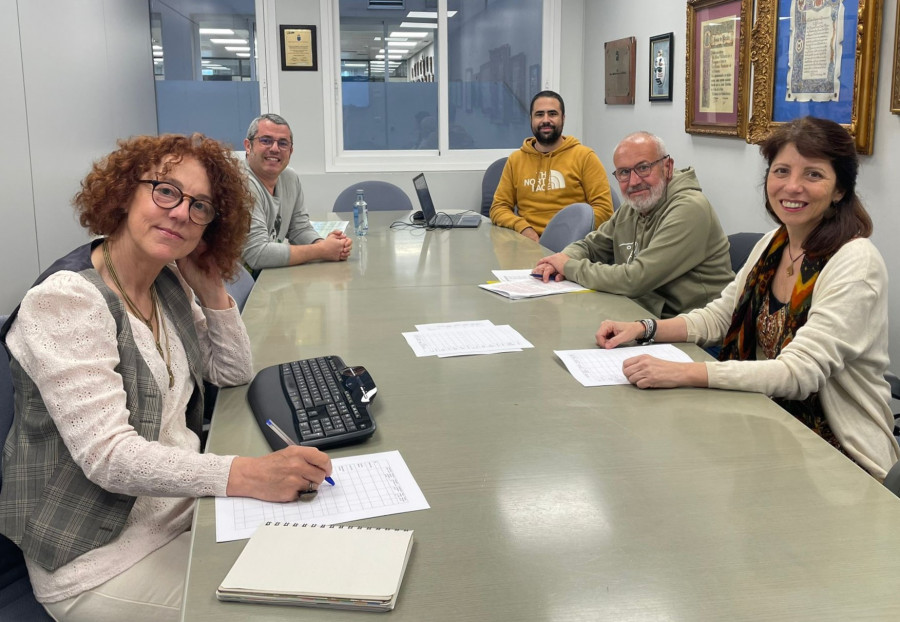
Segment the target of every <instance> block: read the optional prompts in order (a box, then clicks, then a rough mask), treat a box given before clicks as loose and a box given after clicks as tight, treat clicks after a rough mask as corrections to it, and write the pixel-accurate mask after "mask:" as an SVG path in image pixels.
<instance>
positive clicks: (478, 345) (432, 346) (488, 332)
mask: <svg viewBox="0 0 900 622" xmlns="http://www.w3.org/2000/svg"><path fill="white" fill-rule="evenodd" d="M403 337H404V338H405V339H406V342H407V343H408V344H409V347H411V348H412V349H413V352H415V354H416V356H466V355H470V354H495V353H497V352H512V351H518V350H521V349H522V348H533V347H534V346H533V345H532V344H531V343H530V342H529V341H528V340H526V339H525V338H524V337H522V335H520V334H519V333H518V332H517V331H516V330H515V329H514V328H512V327H511V326H509V325H503V326H485V327H473V328H454V329H445V330H428V331H424V332H414V333H413V332H410V333H403Z"/></svg>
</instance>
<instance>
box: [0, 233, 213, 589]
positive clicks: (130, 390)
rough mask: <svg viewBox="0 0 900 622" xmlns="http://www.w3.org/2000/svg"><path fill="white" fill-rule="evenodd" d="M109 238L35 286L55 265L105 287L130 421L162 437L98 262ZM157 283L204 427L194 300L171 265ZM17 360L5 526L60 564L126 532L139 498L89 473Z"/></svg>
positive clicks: (0, 517)
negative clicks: (96, 253)
mask: <svg viewBox="0 0 900 622" xmlns="http://www.w3.org/2000/svg"><path fill="white" fill-rule="evenodd" d="M101 241H102V240H94V241H93V242H91V243H89V244H85V245H84V246H81V247H79V248H77V249H75V250H74V251H72V252H71V253H69V254H68V255H66V256H65V257H63V258H62V259H59V260H57V261H56V262H55V263H54V264H53V265H52V266H50V268H48V269H47V270H46V271H45V272H44V273H43V274H41V276H40V277H38V280H37V281H36V282H35V285H38V284H39V283H41V282H42V281H43V280H44V279H46V278H47V277H48V276H50V275H51V274H53V273H54V272H58V271H60V270H69V271H72V272H76V273H78V274H79V275H81V276H83V277H84V278H85V279H87V280H88V281H90V282H91V283H92V284H93V285H94V286H96V287H97V289H98V290H100V292H101V293H102V294H103V297H104V299H105V300H106V304H107V305H108V307H109V311H110V313H111V314H112V316H113V318H115V321H116V332H117V346H118V350H119V364H118V365H117V366H116V371H117V372H118V373H119V374H121V376H122V384H123V387H124V389H125V395H126V407H127V408H128V411H129V413H130V415H129V417H128V423H129V424H131V425H132V426H133V427H134V429H135V430H136V431H137V433H138V434H140V435H141V436H143V437H144V438H146V439H148V440H150V441H155V440H157V439H158V437H159V428H160V423H161V413H162V393H161V392H160V390H159V386H158V385H157V384H156V380H154V378H153V376H152V374H151V373H150V369H149V368H148V367H147V364H146V363H145V362H144V359H143V358H142V357H141V354H140V352H139V351H138V348H137V345H136V344H135V343H134V337H133V336H132V333H131V325H130V324H129V322H128V321H127V319H126V316H127V314H126V311H125V306H124V304H123V303H122V301H121V300H120V299H119V297H118V296H117V295H116V294H115V293H114V292H113V291H112V290H111V289H110V288H109V287H107V286H106V284H105V283H104V282H103V279H101V278H100V275H99V274H98V273H97V271H96V270H94V268H93V266H92V265H91V258H90V254H91V250H92V249H93V248H94V247H96V246H97V244H99V243H100V242H101ZM156 288H157V293H158V294H159V300H160V302H161V303H162V305H163V307H164V308H165V310H166V311H167V312H168V315H169V317H170V318H172V319H173V324H174V325H175V328H176V330H177V332H178V336H179V337H180V339H181V342H182V344H183V345H184V349H185V352H186V353H187V359H188V362H189V364H190V372H191V376H192V377H193V380H194V385H195V388H194V393H193V395H192V396H191V399H190V402H189V403H188V407H187V413H186V417H187V425H188V427H189V428H190V429H191V430H193V431H194V432H196V433H197V434H199V433H200V430H201V427H202V419H203V388H202V387H203V377H202V370H203V366H202V361H201V357H200V345H199V343H198V340H197V333H196V331H195V330H194V324H193V320H192V315H191V308H190V302H189V300H188V298H187V296H186V295H185V293H184V289H183V288H182V287H181V284H180V283H179V281H178V278H177V277H176V276H175V274H174V273H173V272H172V271H171V270H170V269H168V268H164V269H163V271H162V272H161V273H160V275H159V276H158V277H157V279H156ZM17 313H18V308H16V310H15V311H13V314H12V315H11V316H10V318H9V321H8V322H7V323H6V324H5V325H4V326H3V329H2V331H0V339H4V340H5V338H6V332H7V331H8V330H9V326H10V325H11V324H12V322H13V320H14V318H15V316H16V314H17ZM10 367H11V369H12V375H13V384H14V388H15V403H16V418H15V421H14V422H13V426H12V429H11V430H10V432H9V436H8V437H7V439H6V444H5V445H4V447H3V488H2V490H0V532H2V533H3V534H5V535H6V536H7V537H8V538H9V539H10V540H12V541H13V542H15V543H16V544H18V545H19V547H20V548H21V549H22V551H23V552H24V553H25V557H27V558H29V559H31V560H33V561H35V562H37V563H38V564H40V565H41V566H42V567H44V568H46V569H47V570H51V571H52V570H56V569H57V568H59V567H60V566H63V565H64V564H67V563H68V562H70V561H72V560H73V559H75V558H76V557H78V556H79V555H82V554H84V553H87V552H88V551H90V550H93V549H95V548H98V547H101V546H103V545H105V544H107V543H109V542H110V541H111V540H113V539H114V538H115V537H116V536H118V535H119V533H120V532H121V530H122V527H123V526H124V525H125V520H126V519H127V518H128V514H129V512H131V508H132V506H133V505H134V501H135V497H133V496H130V495H125V494H116V493H112V492H109V491H107V490H104V489H103V488H101V487H99V486H97V485H96V484H93V483H92V482H91V481H90V480H88V479H87V477H85V475H84V472H83V471H82V470H81V468H80V467H79V466H78V465H77V464H76V463H75V462H74V461H73V460H72V456H71V455H70V454H69V451H68V450H67V449H66V446H65V444H64V443H63V441H62V438H61V437H60V435H59V433H58V432H57V430H56V426H55V425H54V423H53V420H52V419H51V418H50V416H49V415H48V413H47V408H46V406H45V405H44V402H43V400H42V399H41V395H40V392H39V391H38V389H37V387H36V386H35V384H34V382H33V381H32V380H31V378H29V377H28V375H27V374H26V373H25V372H24V370H23V369H22V367H21V366H20V365H19V364H18V362H17V361H16V360H15V359H12V358H11V360H10Z"/></svg>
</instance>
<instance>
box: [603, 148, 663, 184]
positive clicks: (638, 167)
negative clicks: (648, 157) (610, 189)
mask: <svg viewBox="0 0 900 622" xmlns="http://www.w3.org/2000/svg"><path fill="white" fill-rule="evenodd" d="M668 157H669V154H666V155H664V156H663V157H661V158H660V159H658V160H653V162H641V163H640V164H635V165H634V166H633V167H632V168H617V169H616V170H615V172H614V173H613V175H615V176H616V179H618V180H619V181H628V180H629V179H631V171H634V172H635V173H637V176H638V177H640V178H641V179H644V178H645V177H647V176H648V175H649V174H650V171H651V170H653V167H654V166H655V165H657V164H659V163H660V162H662V161H663V160H665V159H666V158H668Z"/></svg>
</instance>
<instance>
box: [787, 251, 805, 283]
mask: <svg viewBox="0 0 900 622" xmlns="http://www.w3.org/2000/svg"><path fill="white" fill-rule="evenodd" d="M787 252H788V257H790V258H791V263H789V264H788V267H787V275H788V276H794V264H795V263H797V260H798V259H800V258H802V257H803V256H804V255H805V254H806V251H803V252H802V253H800V254H799V255H797V259H794V256H793V255H791V245H790V244H788V246H787Z"/></svg>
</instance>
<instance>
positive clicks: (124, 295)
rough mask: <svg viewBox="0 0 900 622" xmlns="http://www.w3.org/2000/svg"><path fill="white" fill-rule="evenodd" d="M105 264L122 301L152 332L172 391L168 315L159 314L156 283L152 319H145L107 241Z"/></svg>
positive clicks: (153, 290)
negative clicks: (155, 324)
mask: <svg viewBox="0 0 900 622" xmlns="http://www.w3.org/2000/svg"><path fill="white" fill-rule="evenodd" d="M103 263H104V264H106V271H107V272H109V276H110V277H111V278H112V280H113V283H115V284H116V287H117V288H118V290H119V293H121V294H122V300H124V301H125V304H126V305H127V306H128V309H129V310H130V311H131V312H132V313H133V314H134V315H135V316H137V318H138V319H139V320H140V321H141V322H143V323H144V325H145V326H146V327H147V329H148V330H149V331H150V335H151V336H152V337H153V340H154V342H155V343H156V351H157V352H159V356H160V358H161V359H162V360H163V362H164V363H165V364H166V371H167V372H168V373H169V388H170V389H171V388H172V387H173V386H175V376H174V375H172V361H171V355H170V354H169V333H167V332H166V314H165V313H164V312H163V310H162V309H160V310H159V313H157V311H156V308H157V307H158V306H159V297H158V296H157V294H156V283H154V284H153V285H151V286H150V304H151V305H152V308H151V309H150V317H149V318H146V317H144V314H143V313H141V312H140V310H139V309H138V308H137V305H135V304H134V302H132V300H131V297H130V296H129V295H128V293H127V292H126V291H125V288H124V287H122V283H121V282H120V281H119V275H118V274H116V269H115V267H114V266H113V262H112V257H111V256H110V253H109V244H108V242H107V240H103ZM154 317H159V330H158V331H157V332H156V333H154V332H153V318H154ZM160 333H162V334H164V335H165V336H166V352H165V354H163V349H162V344H161V343H160V342H159V334H160Z"/></svg>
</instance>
